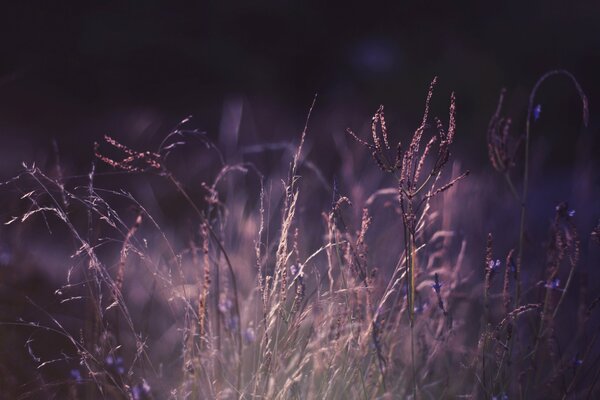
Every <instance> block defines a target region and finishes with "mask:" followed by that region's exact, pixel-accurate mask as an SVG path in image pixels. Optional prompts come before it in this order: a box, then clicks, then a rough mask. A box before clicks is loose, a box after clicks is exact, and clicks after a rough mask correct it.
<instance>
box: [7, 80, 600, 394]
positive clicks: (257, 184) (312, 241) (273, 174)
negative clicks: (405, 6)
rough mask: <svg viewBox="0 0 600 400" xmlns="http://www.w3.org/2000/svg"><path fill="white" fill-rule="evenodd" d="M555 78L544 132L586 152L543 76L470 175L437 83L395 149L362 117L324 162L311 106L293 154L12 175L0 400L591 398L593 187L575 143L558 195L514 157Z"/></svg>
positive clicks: (168, 148) (99, 158)
mask: <svg viewBox="0 0 600 400" xmlns="http://www.w3.org/2000/svg"><path fill="white" fill-rule="evenodd" d="M558 80H566V81H568V82H570V83H571V84H572V87H573V89H572V90H573V91H574V92H575V93H577V94H578V96H579V99H580V100H581V103H580V107H581V109H582V117H581V122H580V126H573V127H572V132H566V133H562V132H561V133H557V134H565V135H572V136H573V138H574V139H573V142H575V141H577V140H578V139H577V138H578V137H579V136H581V137H584V136H585V135H584V134H583V133H578V131H580V132H585V130H586V129H587V128H586V127H587V125H588V119H589V118H590V117H589V115H588V114H589V111H588V99H587V97H586V96H585V93H584V91H585V88H581V87H580V85H579V83H578V82H577V80H576V79H575V77H573V76H572V75H571V74H570V73H569V72H567V71H563V70H557V71H550V72H548V73H547V74H545V75H543V76H542V77H541V78H540V80H539V81H538V82H537V83H536V84H535V86H533V88H532V90H531V94H530V97H529V102H528V106H527V109H526V110H520V111H519V112H521V114H517V115H507V114H506V111H505V109H507V108H508V107H506V105H505V104H504V103H506V102H507V100H506V99H505V97H507V96H506V93H505V92H504V91H503V92H502V93H501V94H500V99H499V102H498V107H497V109H496V110H481V112H486V113H489V114H490V123H489V126H488V129H487V133H486V132H485V131H484V132H482V133H481V134H482V135H487V143H488V147H487V149H486V148H481V149H472V150H469V151H477V152H480V153H481V152H483V153H485V152H487V153H488V156H489V165H487V166H485V167H482V168H479V170H475V169H473V168H472V169H471V171H469V170H467V169H466V168H464V167H463V166H464V165H468V160H467V161H465V160H461V159H459V158H458V157H456V156H454V153H455V151H456V152H459V151H458V150H459V149H457V150H455V149H454V148H453V146H454V145H455V143H454V139H455V135H456V136H457V137H458V136H460V135H461V130H460V124H457V122H456V121H457V118H458V117H459V115H460V112H461V111H460V108H459V107H457V105H456V103H457V102H456V99H455V94H453V93H452V94H448V93H438V92H436V90H435V84H436V80H435V79H434V80H433V82H432V83H431V86H430V88H429V90H424V99H425V101H424V112H423V114H422V115H420V116H414V121H410V122H408V125H409V126H413V129H412V132H401V131H400V130H399V129H396V127H395V126H394V124H391V123H390V124H386V116H385V114H384V108H383V106H381V107H380V108H379V109H377V110H376V112H375V114H374V115H373V117H372V119H371V120H369V119H368V118H369V113H370V112H371V111H372V110H364V120H365V121H366V122H365V124H364V126H358V127H349V128H348V130H347V131H346V132H339V135H338V136H336V143H337V148H335V149H314V148H311V146H310V144H311V143H312V140H311V112H314V110H315V109H318V107H319V101H318V97H315V101H314V102H313V103H312V105H311V106H310V109H309V110H308V112H307V119H306V126H304V128H302V127H299V132H300V133H299V134H298V135H297V140H296V141H295V142H294V143H290V144H289V146H288V145H284V146H282V145H279V144H278V145H274V144H271V143H257V144H255V145H253V146H252V147H251V148H244V149H242V148H238V149H233V150H232V149H228V150H227V151H223V149H220V148H219V146H218V145H215V144H214V143H212V142H211V141H210V140H209V137H208V135H206V134H204V133H202V132H200V131H197V130H195V129H194V120H193V119H192V120H190V119H186V120H184V121H182V122H181V123H180V124H179V125H178V126H176V127H175V128H174V129H173V130H172V131H171V132H170V133H168V134H166V135H165V138H164V140H163V142H162V143H160V145H159V146H158V147H157V148H153V149H150V148H146V147H143V143H142V144H139V143H138V144H136V145H135V146H133V145H130V144H128V143H125V142H124V141H123V140H121V139H120V138H119V137H118V136H116V135H115V136H114V137H109V136H106V137H105V140H104V141H103V142H101V143H96V144H92V143H90V148H92V146H93V149H94V153H95V159H94V161H93V163H92V164H91V166H90V169H89V170H88V171H78V173H75V174H71V173H69V174H66V173H65V172H64V171H63V169H62V167H61V163H60V161H59V160H58V157H56V159H57V162H56V165H54V166H53V167H52V168H51V169H49V170H45V169H43V168H40V167H38V166H36V165H34V164H32V163H29V162H27V161H26V162H25V163H24V164H23V170H22V172H21V173H20V174H19V175H18V176H16V177H14V178H12V179H10V180H7V181H5V182H3V183H2V186H0V188H1V189H2V192H1V193H2V197H3V204H5V205H6V207H7V209H6V212H5V213H4V214H3V215H7V218H6V220H5V221H2V222H3V226H2V231H1V233H2V236H1V237H0V238H1V239H2V242H0V245H2V247H0V264H1V268H0V343H2V349H1V350H0V398H6V399H38V398H39V399H49V398H56V399H79V398H86V399H101V398H107V399H134V400H140V399H263V398H264V399H396V398H397V399H456V398H473V399H554V398H560V399H575V398H577V399H595V398H600V385H599V384H597V381H598V380H599V379H600V345H599V343H598V335H599V334H600V317H599V310H598V309H599V308H600V307H597V304H598V302H599V301H600V297H599V295H600V283H599V282H600V281H599V279H598V278H600V272H599V271H598V265H599V264H598V262H599V260H600V221H599V220H598V218H599V217H600V214H599V213H600V210H598V209H595V210H594V209H593V207H594V205H593V204H591V203H588V202H589V201H590V199H591V198H593V197H594V196H598V194H599V192H600V188H599V185H598V179H599V175H600V173H599V172H598V171H596V170H594V168H593V165H594V160H593V156H592V159H590V158H589V157H588V158H586V156H585V143H584V144H583V145H578V146H579V147H578V149H579V150H577V151H580V150H581V154H578V155H577V157H576V160H577V161H576V163H575V164H574V165H570V166H568V167H567V168H566V169H567V170H566V172H564V173H563V174H562V175H561V176H566V178H560V180H557V181H554V180H553V179H554V178H552V176H553V175H552V176H551V175H549V174H550V172H549V171H548V170H544V169H543V165H548V163H547V162H546V164H544V157H543V154H542V153H543V152H540V151H538V150H537V148H536V147H535V143H536V142H535V140H534V139H533V138H534V137H535V135H536V134H537V132H536V126H537V125H536V123H537V122H538V121H539V120H541V119H552V118H557V119H558V118H561V116H560V115H546V114H544V109H543V108H542V107H543V103H544V98H542V97H541V96H539V95H538V89H539V88H540V87H546V86H548V88H547V90H545V91H544V93H551V94H552V95H554V96H560V95H561V94H560V93H553V92H552V90H551V88H552V82H554V81H558ZM456 96H457V97H459V96H460V93H458V94H456ZM432 98H436V99H437V100H439V101H441V100H440V98H442V99H444V98H446V99H447V100H444V101H447V103H446V104H447V106H446V110H447V113H446V115H442V116H440V117H439V118H438V117H436V116H434V115H432V114H433V111H431V109H432V107H430V105H431V101H432ZM437 100H436V101H437ZM592 100H593V99H592ZM419 101H421V100H419ZM390 113H391V112H390ZM388 121H390V120H388ZM548 141H549V143H552V140H551V138H550V139H548ZM578 143H579V142H578ZM138 147H139V148H138ZM461 153H465V151H462V152H461ZM62 157H63V158H65V157H68V155H62ZM327 157H339V159H340V160H341V161H340V162H339V163H338V165H336V169H335V170H336V171H335V176H336V178H335V179H334V180H330V179H329V178H328V177H326V176H325V175H326V174H324V173H322V172H321V169H320V163H321V162H323V163H325V162H329V160H326V158H327ZM596 157H597V156H596ZM557 179H559V178H557ZM547 186H550V187H551V188H554V191H550V192H548V189H547ZM548 193H551V194H548ZM557 193H558V195H559V196H560V198H559V201H554V200H553V199H554V198H555V197H556V196H557ZM595 204H597V202H596V203H595ZM40 265H42V266H44V268H43V271H44V272H40V271H41V270H42V268H40Z"/></svg>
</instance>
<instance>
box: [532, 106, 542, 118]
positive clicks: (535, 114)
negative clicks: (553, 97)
mask: <svg viewBox="0 0 600 400" xmlns="http://www.w3.org/2000/svg"><path fill="white" fill-rule="evenodd" d="M541 113H542V105H541V104H538V105H537V106H535V108H534V109H533V120H534V121H537V120H538V119H540V114H541Z"/></svg>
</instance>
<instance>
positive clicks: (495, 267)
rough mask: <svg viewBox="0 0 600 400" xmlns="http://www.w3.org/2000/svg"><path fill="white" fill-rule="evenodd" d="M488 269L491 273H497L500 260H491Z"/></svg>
mask: <svg viewBox="0 0 600 400" xmlns="http://www.w3.org/2000/svg"><path fill="white" fill-rule="evenodd" d="M489 267H490V270H492V272H495V271H497V270H498V268H500V260H496V261H494V260H491V261H490V265H489Z"/></svg>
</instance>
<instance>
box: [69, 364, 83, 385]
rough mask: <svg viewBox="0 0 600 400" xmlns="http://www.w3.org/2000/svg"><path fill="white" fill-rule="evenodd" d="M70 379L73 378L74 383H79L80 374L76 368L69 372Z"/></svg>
mask: <svg viewBox="0 0 600 400" xmlns="http://www.w3.org/2000/svg"><path fill="white" fill-rule="evenodd" d="M71 378H73V380H75V382H77V383H81V372H80V371H79V370H78V369H77V368H74V369H72V370H71Z"/></svg>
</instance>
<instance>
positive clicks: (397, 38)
mask: <svg viewBox="0 0 600 400" xmlns="http://www.w3.org/2000/svg"><path fill="white" fill-rule="evenodd" d="M417 3H418V2H416V3H415V2H397V3H396V4H395V5H393V6H388V5H384V4H378V3H370V4H369V5H367V4H365V3H364V2H344V3H341V4H336V2H327V1H318V2H316V1H303V2H299V1H297V2H281V1H259V2H252V4H249V3H246V4H244V2H233V1H201V2H189V3H187V4H183V3H182V4H173V3H169V4H165V3H164V2H160V1H153V0H149V1H143V2H140V1H123V2H101V3H96V4H95V5H90V4H89V3H87V2H74V1H60V2H31V1H23V2H11V4H9V5H8V4H6V5H4V6H3V10H2V13H1V14H2V16H1V17H0V19H1V24H0V26H2V35H1V37H0V43H1V45H0V46H1V47H0V48H1V50H2V51H1V53H0V60H1V62H0V135H1V136H2V138H3V143H4V145H3V146H2V149H1V150H0V152H1V154H0V155H1V158H0V171H1V172H2V175H3V176H4V175H11V174H12V173H13V172H15V171H16V170H17V169H18V168H19V166H20V163H21V161H23V160H33V159H35V160H38V162H42V161H43V160H44V159H45V158H46V157H48V156H49V154H51V153H52V152H51V151H50V150H51V149H52V140H56V142H57V144H58V147H59V148H60V149H62V152H63V153H68V154H69V157H68V158H69V160H66V159H65V160H64V162H65V163H74V165H78V166H79V165H88V163H89V161H90V159H91V156H92V143H93V141H95V140H99V139H100V138H101V137H102V135H104V134H106V133H109V134H111V135H113V136H116V137H120V138H124V137H128V138H130V139H129V140H131V141H135V140H138V141H140V142H143V143H149V144H153V143H154V142H157V141H160V139H161V138H162V137H163V136H164V135H165V134H166V133H167V132H168V131H169V130H171V129H172V128H173V126H174V125H175V124H176V123H177V122H178V121H180V120H181V119H183V118H185V117H186V116H188V115H193V116H194V117H195V120H194V126H195V127H196V128H198V129H201V130H203V131H206V132H207V133H208V134H209V135H211V136H212V137H214V138H216V137H217V136H218V135H219V132H222V131H223V130H226V129H228V127H226V126H224V124H226V123H225V122H224V121H232V120H233V124H234V125H235V123H236V122H237V123H238V127H239V134H238V136H239V137H238V140H239V141H240V142H241V143H257V142H260V143H262V142H269V141H281V140H289V139H290V138H296V137H297V136H298V133H299V131H300V130H301V127H302V126H303V123H304V119H305V117H306V114H307V110H308V107H309V105H310V103H311V101H312V98H313V96H314V94H315V93H318V95H319V98H318V101H317V106H316V109H315V113H314V115H313V117H314V118H313V123H312V124H311V125H312V128H311V135H310V136H311V140H312V141H313V143H315V142H316V143H322V144H323V145H325V146H328V145H331V144H332V141H331V137H332V136H333V135H334V134H337V133H339V132H343V130H344V129H345V128H346V127H348V126H351V127H353V128H354V129H357V130H358V129H359V128H360V127H361V126H363V124H364V123H365V121H368V119H369V118H370V116H371V115H372V114H373V113H374V112H375V110H376V109H377V107H378V106H379V104H385V105H386V110H387V117H388V119H389V123H390V124H391V129H392V130H394V128H395V130H396V131H397V134H398V135H406V134H408V133H409V132H411V131H412V130H413V129H414V128H415V125H416V123H417V121H418V117H419V115H420V113H421V112H422V104H423V100H424V96H425V91H426V88H427V85H428V84H429V82H430V81H431V79H432V78H433V77H434V76H439V78H440V84H439V89H438V92H439V93H440V95H439V96H438V100H439V101H438V102H437V103H436V104H439V110H440V111H439V113H438V115H445V111H444V110H445V109H446V106H447V102H446V100H445V99H447V98H448V95H449V92H450V91H451V90H453V91H455V92H456V94H457V98H458V124H459V135H458V137H457V143H458V145H457V146H456V148H458V149H462V150H463V151H465V152H467V154H468V155H469V158H470V161H472V162H473V163H474V165H480V164H481V163H484V162H485V159H486V154H485V151H484V150H483V149H484V148H485V147H484V140H485V130H486V127H487V123H488V120H489V117H490V115H491V114H492V113H493V111H494V108H495V106H496V102H497V96H498V93H499V91H500V89H501V88H502V87H506V88H507V89H508V91H509V92H508V93H509V95H508V99H507V100H508V106H509V108H510V109H511V110H513V111H514V113H521V114H517V115H516V116H519V115H521V116H522V113H523V110H524V108H525V105H526V99H527V95H528V93H529V90H530V89H531V87H532V86H533V84H534V82H535V81H536V79H537V78H538V77H539V76H540V75H541V74H542V73H544V72H545V71H547V70H550V69H555V68H565V69H568V70H569V71H571V72H572V73H573V74H574V75H575V76H576V77H577V79H578V80H579V81H580V83H581V85H582V86H583V88H584V89H585V90H586V92H587V93H588V95H589V97H590V99H591V111H592V114H593V115H595V110H596V108H595V107H594V105H595V102H594V100H595V99H596V98H597V96H596V94H597V93H598V92H599V91H600V89H599V87H598V83H599V82H600V78H599V77H598V70H599V67H600V35H598V34H597V29H598V23H599V22H600V4H598V2H593V1H589V2H588V1H582V2H576V3H574V4H567V3H565V2H563V1H554V0H551V1H530V2H525V3H524V2H518V1H508V2H501V3H495V4H493V5H492V4H489V3H488V4H484V3H481V2H464V1H459V2H452V3H448V2H440V4H433V3H429V2H427V3H426V4H417ZM554 81H555V82H553V83H551V84H550V85H548V86H547V87H545V90H544V92H543V93H541V94H540V95H541V96H543V97H544V99H543V100H544V101H543V102H542V103H544V104H543V110H544V113H543V114H545V115H544V117H546V116H547V118H542V119H541V120H540V125H541V128H540V131H544V133H545V134H546V135H548V134H553V139H552V141H553V143H555V144H558V145H557V146H553V147H554V148H561V145H563V144H564V145H568V143H574V140H575V138H576V136H577V134H578V131H579V126H580V125H581V124H580V108H579V107H580V104H579V103H578V102H577V101H576V99H577V96H576V93H575V91H574V90H573V89H572V87H571V86H570V84H569V82H567V81H566V80H564V79H562V78H555V79H554ZM442 113H444V114H442ZM557 115H560V117H557ZM591 122H592V126H591V127H590V129H588V130H587V131H586V133H585V134H590V135H592V137H593V138H597V137H598V135H597V130H598V123H597V119H596V118H593V117H592V118H591ZM229 129H231V127H229ZM148 141H149V142H148ZM129 143H130V144H131V143H132V142H129ZM593 143H594V145H595V146H596V147H595V149H596V150H598V146H597V144H598V140H597V139H594V140H593ZM328 147H329V146H328ZM572 156H573V152H568V151H560V152H557V154H553V157H552V159H553V162H554V163H560V162H563V163H564V162H569V160H570V159H569V157H572ZM331 161H333V162H336V159H335V158H333V159H331ZM321 167H322V168H325V169H327V168H328V167H327V166H325V165H322V166H321ZM330 168H333V167H330Z"/></svg>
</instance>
